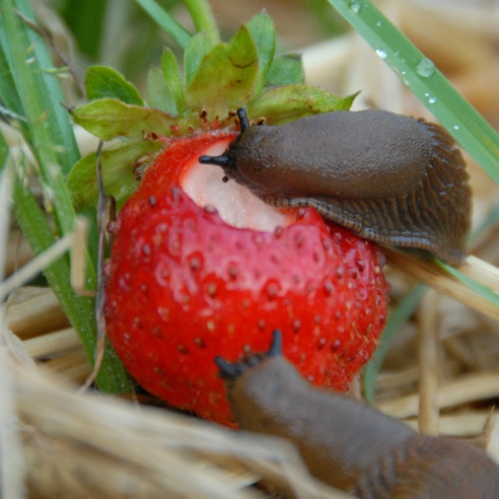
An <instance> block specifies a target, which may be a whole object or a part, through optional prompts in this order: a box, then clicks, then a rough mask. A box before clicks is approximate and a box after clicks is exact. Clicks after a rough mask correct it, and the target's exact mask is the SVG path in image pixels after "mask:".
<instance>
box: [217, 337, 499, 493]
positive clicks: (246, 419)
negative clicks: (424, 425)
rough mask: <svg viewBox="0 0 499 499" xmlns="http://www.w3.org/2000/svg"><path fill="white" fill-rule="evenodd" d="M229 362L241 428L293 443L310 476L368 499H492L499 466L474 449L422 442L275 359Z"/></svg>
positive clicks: (275, 354)
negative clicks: (446, 498)
mask: <svg viewBox="0 0 499 499" xmlns="http://www.w3.org/2000/svg"><path fill="white" fill-rule="evenodd" d="M280 343H281V335H280V333H279V332H274V340H273V345H272V346H271V348H270V351H269V352H268V353H267V354H263V355H255V356H252V357H250V358H249V359H247V360H246V361H243V362H240V363H237V364H230V363H228V362H225V361H224V360H222V359H220V358H217V359H216V362H217V364H218V366H219V368H220V371H221V376H222V378H224V379H225V382H226V386H227V391H228V395H229V400H230V403H231V408H232V411H233V413H234V415H235V417H236V420H237V421H238V422H239V424H240V425H241V428H242V429H244V430H250V431H255V432H260V433H266V434H270V435H277V436H281V437H284V438H287V439H288V440H291V441H292V442H294V444H295V445H296V446H297V448H298V450H299V451H300V453H301V455H302V457H303V460H304V461H305V464H306V465H307V466H308V468H309V470H310V472H311V473H312V474H313V475H314V476H316V477H317V478H318V479H320V480H322V481H323V482H326V483H328V484H330V485H332V486H334V487H336V488H339V489H341V490H344V491H346V492H349V493H352V494H354V495H356V496H358V497H360V498H366V499H382V498H386V499H402V498H411V499H428V498H432V497H434V498H445V497H451V498H452V499H470V498H473V499H478V498H482V499H493V498H496V497H499V466H497V465H496V464H495V463H494V462H493V461H492V460H491V459H490V458H489V457H488V456H487V455H486V454H485V452H483V451H481V450H480V449H478V448H475V447H472V446H471V445H468V444H466V443H463V442H459V441H456V440H450V439H444V438H436V437H426V436H422V435H420V434H419V433H417V432H416V431H414V430H412V429H411V428H409V427H408V426H406V425H405V424H403V423H402V422H400V421H397V420H395V419H393V418H391V417H389V416H387V415H385V414H382V413H380V412H379V411H377V410H375V409H373V408H371V407H368V406H366V405H364V404H362V403H361V402H358V401H356V400H353V399H351V398H349V397H347V396H345V395H341V394H338V393H336V392H333V391H326V390H324V389H320V388H315V387H313V386H311V385H310V384H309V383H307V382H306V381H305V380H304V379H303V378H302V377H301V376H300V374H299V373H298V371H297V370H296V369H295V368H294V366H293V365H292V364H290V363H289V362H288V361H286V359H285V358H284V357H283V356H282V355H281V345H280Z"/></svg>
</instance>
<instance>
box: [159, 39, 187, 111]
mask: <svg viewBox="0 0 499 499" xmlns="http://www.w3.org/2000/svg"><path fill="white" fill-rule="evenodd" d="M161 69H162V70H163V77H164V79H165V81H166V86H167V88H168V91H169V92H170V95H171V97H172V99H173V101H174V102H175V106H176V114H181V113H183V112H184V111H187V103H186V102H185V94H184V82H183V79H182V75H181V73H180V68H179V67H178V62H177V59H176V57H175V54H174V53H173V52H172V51H171V49H169V48H165V50H164V51H163V56H162V58H161Z"/></svg>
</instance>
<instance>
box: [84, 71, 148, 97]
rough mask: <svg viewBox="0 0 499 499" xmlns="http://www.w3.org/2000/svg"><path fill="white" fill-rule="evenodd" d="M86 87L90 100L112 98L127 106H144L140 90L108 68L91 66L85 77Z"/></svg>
mask: <svg viewBox="0 0 499 499" xmlns="http://www.w3.org/2000/svg"><path fill="white" fill-rule="evenodd" d="M85 87H86V91H87V97H88V99H89V100H96V99H103V98H105V97H110V98H115V99H119V100H121V101H123V102H125V103H127V104H136V105H137V106H142V105H144V103H143V101H142V99H141V97H140V95H139V92H138V90H137V89H136V88H135V87H134V86H133V85H132V84H131V83H130V82H129V81H127V80H125V78H123V76H121V75H120V74H119V73H118V72H117V71H115V70H114V69H111V68H109V67H107V66H90V67H89V68H88V69H87V74H86V76H85Z"/></svg>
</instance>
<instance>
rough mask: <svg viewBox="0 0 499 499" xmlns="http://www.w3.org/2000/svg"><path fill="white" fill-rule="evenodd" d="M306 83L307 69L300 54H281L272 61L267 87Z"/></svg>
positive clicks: (266, 81) (266, 82)
mask: <svg viewBox="0 0 499 499" xmlns="http://www.w3.org/2000/svg"><path fill="white" fill-rule="evenodd" d="M304 83H305V70H304V69H303V63H302V60H301V55H300V54H286V55H281V56H280V57H278V58H277V59H275V60H274V61H273V62H272V65H271V66H270V69H269V72H268V73H267V79H266V80H265V86H266V87H281V86H284V85H300V84H304Z"/></svg>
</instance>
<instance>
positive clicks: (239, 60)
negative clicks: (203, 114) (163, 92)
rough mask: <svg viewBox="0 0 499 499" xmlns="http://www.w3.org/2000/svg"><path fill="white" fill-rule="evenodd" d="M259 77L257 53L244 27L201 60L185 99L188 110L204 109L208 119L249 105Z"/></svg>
mask: <svg viewBox="0 0 499 499" xmlns="http://www.w3.org/2000/svg"><path fill="white" fill-rule="evenodd" d="M258 74H259V65H258V53H257V49H256V46H255V43H254V42H253V39H252V37H251V34H250V32H249V30H248V28H246V27H245V26H242V27H241V28H240V29H239V31H238V32H237V33H236V35H235V36H234V38H232V40H231V41H230V42H229V43H228V44H218V45H216V46H215V47H214V48H213V50H211V51H210V52H209V53H208V54H206V56H205V57H204V58H203V60H202V61H201V63H200V65H199V67H198V69H197V71H196V74H195V75H194V77H193V79H192V82H191V84H190V85H189V86H188V87H187V90H186V99H187V103H188V105H189V107H190V108H191V109H192V110H201V109H204V110H206V111H207V116H208V119H209V120H213V119H215V117H217V116H218V117H222V116H225V115H226V114H227V112H228V111H229V110H233V109H237V108H238V107H241V106H244V104H245V103H247V102H249V101H250V100H251V98H252V96H253V93H254V90H255V87H256V84H257V80H258Z"/></svg>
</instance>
